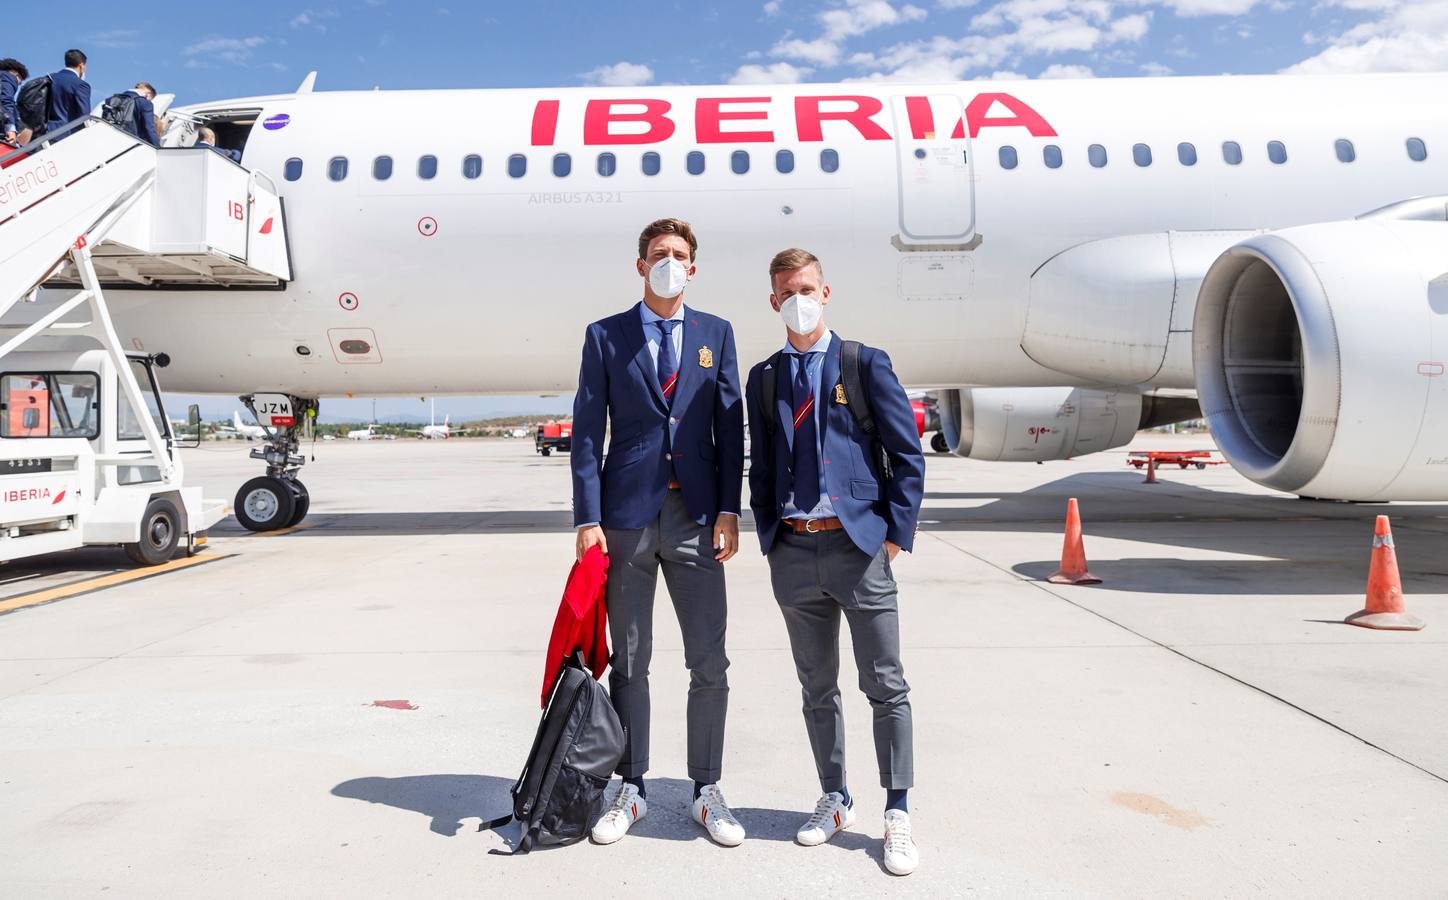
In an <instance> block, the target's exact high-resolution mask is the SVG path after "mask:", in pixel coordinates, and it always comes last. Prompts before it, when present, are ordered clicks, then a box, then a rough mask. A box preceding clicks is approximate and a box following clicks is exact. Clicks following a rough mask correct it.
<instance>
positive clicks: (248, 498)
mask: <svg viewBox="0 0 1448 900" xmlns="http://www.w3.org/2000/svg"><path fill="white" fill-rule="evenodd" d="M235 507H236V521H238V522H240V523H241V527H243V528H245V529H246V530H248V531H275V530H276V529H278V528H285V527H287V523H288V522H290V521H291V518H292V513H293V511H294V510H295V508H296V501H295V500H294V498H293V494H292V490H291V488H290V487H288V486H287V483H286V482H285V481H283V480H282V479H280V478H276V477H273V476H271V475H261V476H258V477H256V478H253V479H252V480H250V481H248V482H247V483H246V484H243V485H242V486H241V490H239V491H237V492H236V503H235Z"/></svg>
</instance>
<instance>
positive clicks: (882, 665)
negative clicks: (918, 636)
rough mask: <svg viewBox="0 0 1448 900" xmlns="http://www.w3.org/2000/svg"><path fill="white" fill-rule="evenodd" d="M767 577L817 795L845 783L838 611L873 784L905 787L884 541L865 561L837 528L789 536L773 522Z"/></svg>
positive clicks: (907, 776)
mask: <svg viewBox="0 0 1448 900" xmlns="http://www.w3.org/2000/svg"><path fill="white" fill-rule="evenodd" d="M769 574H770V580H771V581H772V582H773V585H774V598H775V599H776V600H777V601H779V608H780V610H781V611H782V612H783V613H784V624H785V627H786V628H787V629H788V630H789V645H790V649H791V650H792V651H793V652H794V668H795V672H796V673H797V674H798V675H799V683H800V686H801V688H802V689H803V690H802V693H803V696H804V723H805V730H806V731H807V732H809V743H810V747H811V749H813V750H814V757H815V768H816V770H818V772H819V776H820V787H821V788H822V789H823V790H825V791H826V792H828V791H838V790H840V789H842V788H844V787H845V715H844V710H843V708H842V707H841V704H840V685H839V676H840V616H841V615H842V614H843V616H844V618H845V620H846V621H847V622H849V623H850V640H851V643H852V644H853V645H854V650H855V666H856V668H858V669H859V672H860V690H861V691H863V692H864V694H865V696H866V697H867V698H869V701H870V707H871V710H872V711H873V713H874V726H875V758H876V761H877V762H878V763H879V768H880V786H881V787H884V788H887V789H896V790H899V789H904V788H908V787H911V786H912V785H913V784H914V780H915V758H914V749H913V740H914V739H913V736H912V725H911V717H910V698H909V693H910V685H908V684H906V683H905V669H904V666H903V665H902V664H901V662H900V612H899V608H898V606H897V605H896V586H895V576H894V575H893V574H892V573H891V572H890V562H889V555H888V553H887V551H886V550H885V548H884V546H881V547H880V550H879V552H877V553H876V554H875V556H874V557H873V558H871V557H870V556H869V555H867V554H866V553H865V552H864V551H863V550H861V549H860V548H859V547H856V546H855V544H854V542H853V541H851V540H850V537H849V535H848V534H846V533H845V532H844V531H842V530H841V531H826V532H820V533H818V534H799V535H797V534H794V533H793V532H792V531H789V530H786V529H784V528H783V527H781V529H780V532H779V534H778V536H777V537H775V539H774V546H772V547H771V548H770V550H769Z"/></svg>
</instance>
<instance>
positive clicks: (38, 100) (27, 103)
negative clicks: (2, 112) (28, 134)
mask: <svg viewBox="0 0 1448 900" xmlns="http://www.w3.org/2000/svg"><path fill="white" fill-rule="evenodd" d="M15 106H16V109H17V111H18V112H19V113H20V122H21V124H22V125H24V126H25V127H26V128H29V129H30V130H31V131H33V132H35V133H36V134H40V133H41V132H43V131H45V122H46V120H47V119H49V118H50V76H49V75H42V76H40V77H39V78H32V79H30V80H29V81H27V82H25V84H23V85H21V87H20V93H18V94H16V95H15Z"/></svg>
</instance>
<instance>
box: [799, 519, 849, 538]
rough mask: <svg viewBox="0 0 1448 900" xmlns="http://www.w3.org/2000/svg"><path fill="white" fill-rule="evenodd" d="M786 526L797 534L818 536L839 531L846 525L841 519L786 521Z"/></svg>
mask: <svg viewBox="0 0 1448 900" xmlns="http://www.w3.org/2000/svg"><path fill="white" fill-rule="evenodd" d="M784 525H785V527H786V528H789V529H790V530H791V531H793V532H794V533H795V534H817V533H819V532H821V531H839V530H840V529H841V528H844V527H845V523H843V522H841V521H840V520H839V519H785V520H784Z"/></svg>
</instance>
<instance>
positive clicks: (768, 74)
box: [729, 62, 814, 84]
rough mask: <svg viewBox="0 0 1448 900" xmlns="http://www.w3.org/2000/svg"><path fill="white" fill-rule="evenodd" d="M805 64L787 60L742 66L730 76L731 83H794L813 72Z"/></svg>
mask: <svg viewBox="0 0 1448 900" xmlns="http://www.w3.org/2000/svg"><path fill="white" fill-rule="evenodd" d="M813 71H814V70H813V69H810V68H808V67H805V66H793V65H790V64H789V63H787V62H777V63H771V64H770V65H767V66H761V65H745V66H740V67H739V68H738V69H737V70H736V71H735V72H734V74H733V75H730V76H729V83H730V84H794V83H795V82H797V81H800V80H801V79H803V78H804V77H805V76H807V75H809V73H810V72H813Z"/></svg>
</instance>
